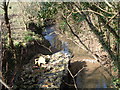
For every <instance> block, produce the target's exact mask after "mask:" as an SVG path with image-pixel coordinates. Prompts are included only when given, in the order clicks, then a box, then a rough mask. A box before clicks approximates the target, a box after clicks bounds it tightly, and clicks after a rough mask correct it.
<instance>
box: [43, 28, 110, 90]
mask: <svg viewBox="0 0 120 90" xmlns="http://www.w3.org/2000/svg"><path fill="white" fill-rule="evenodd" d="M54 31H55V28H54V26H49V27H46V28H45V31H44V32H43V35H44V37H45V38H46V39H47V40H48V41H49V42H50V44H51V46H52V47H54V48H56V49H58V50H59V52H61V51H62V52H64V53H65V54H70V52H69V49H68V48H70V47H69V44H68V43H67V42H64V41H60V40H58V38H57V34H55V32H54ZM72 47H74V49H76V50H77V49H78V47H77V46H72ZM80 52H81V53H80ZM84 52H85V53H84ZM78 53H79V54H78V55H77V57H78V58H77V60H78V61H77V62H85V63H86V67H85V69H84V71H83V72H80V73H79V74H78V75H77V76H76V84H77V87H78V88H96V90H99V88H109V84H110V82H111V78H110V76H109V75H108V74H107V73H106V72H105V71H104V69H103V68H102V67H100V65H99V64H98V63H97V62H95V60H94V59H91V57H89V55H86V51H84V50H83V49H79V51H78ZM82 55H84V58H82V57H81V56H82ZM81 60H84V61H81ZM73 63H75V62H73ZM77 64H78V63H77ZM77 64H74V67H76V65H77ZM71 65H72V64H71ZM71 67H72V66H71ZM78 68H79V65H77V67H76V68H73V69H74V70H76V69H78ZM74 70H73V72H74ZM71 72H72V71H71Z"/></svg>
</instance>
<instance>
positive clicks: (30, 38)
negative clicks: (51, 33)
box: [24, 36, 34, 42]
mask: <svg viewBox="0 0 120 90" xmlns="http://www.w3.org/2000/svg"><path fill="white" fill-rule="evenodd" d="M24 39H25V41H27V42H30V41H33V40H34V38H33V37H32V36H25V38H24Z"/></svg>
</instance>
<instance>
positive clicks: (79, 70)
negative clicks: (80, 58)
mask: <svg viewBox="0 0 120 90" xmlns="http://www.w3.org/2000/svg"><path fill="white" fill-rule="evenodd" d="M84 68H85V67H83V68H82V69H80V70H79V71H78V72H77V73H76V74H75V75H74V78H75V77H76V76H77V75H78V74H79V73H80V72H81V71H82V70H83V69H84Z"/></svg>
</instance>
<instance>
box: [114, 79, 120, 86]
mask: <svg viewBox="0 0 120 90" xmlns="http://www.w3.org/2000/svg"><path fill="white" fill-rule="evenodd" d="M113 85H114V86H116V88H120V78H114V79H113Z"/></svg>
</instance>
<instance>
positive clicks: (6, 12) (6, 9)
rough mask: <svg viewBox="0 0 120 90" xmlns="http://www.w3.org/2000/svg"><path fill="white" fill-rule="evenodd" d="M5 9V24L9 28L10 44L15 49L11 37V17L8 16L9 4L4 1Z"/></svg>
mask: <svg viewBox="0 0 120 90" xmlns="http://www.w3.org/2000/svg"><path fill="white" fill-rule="evenodd" d="M3 6H4V8H3V10H4V19H5V24H6V27H7V29H8V44H9V45H10V47H11V48H12V49H13V41H12V37H11V29H10V23H9V17H8V5H7V2H3Z"/></svg>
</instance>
